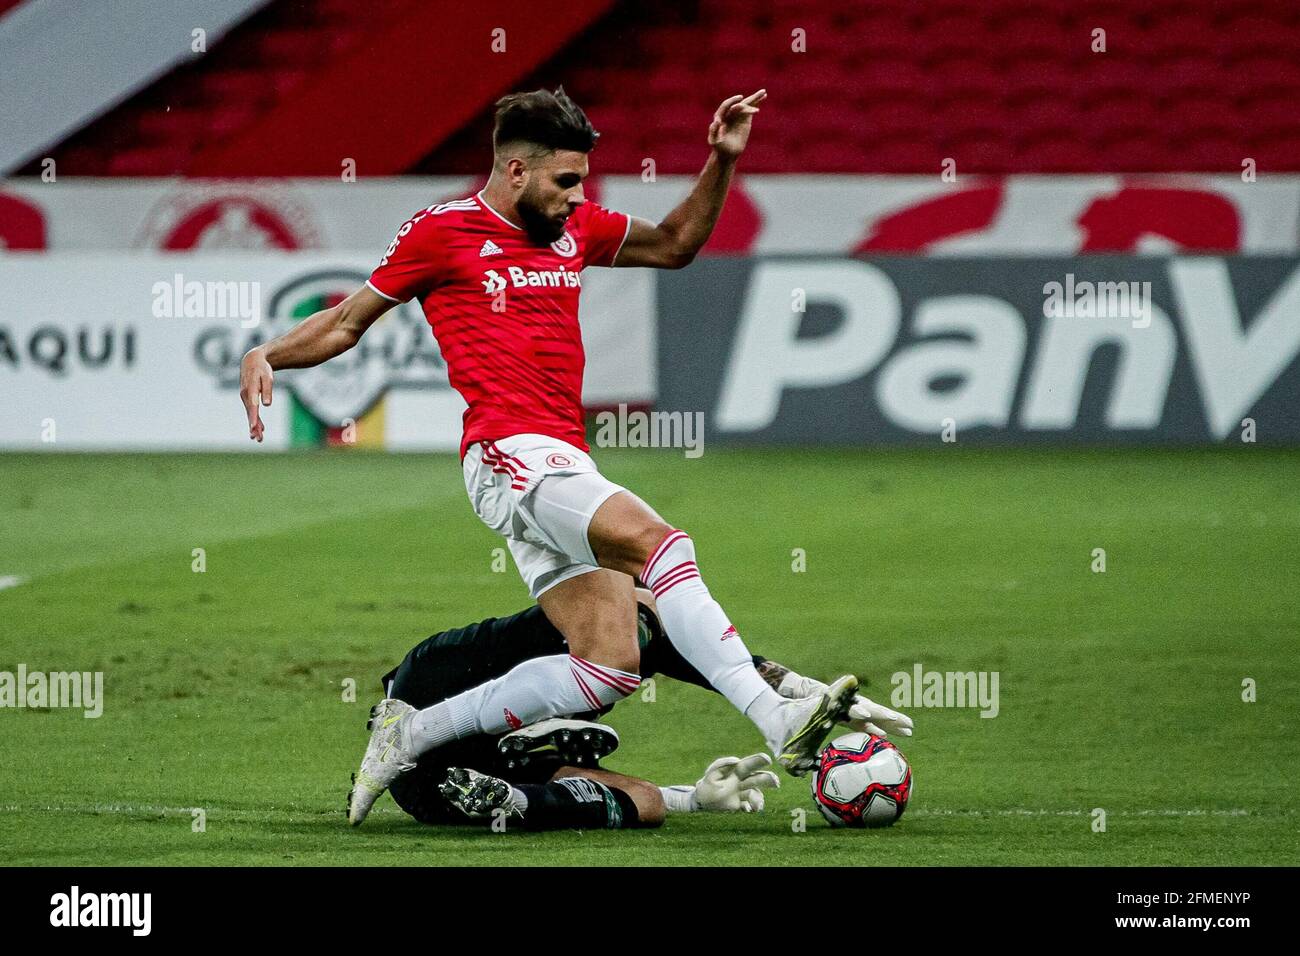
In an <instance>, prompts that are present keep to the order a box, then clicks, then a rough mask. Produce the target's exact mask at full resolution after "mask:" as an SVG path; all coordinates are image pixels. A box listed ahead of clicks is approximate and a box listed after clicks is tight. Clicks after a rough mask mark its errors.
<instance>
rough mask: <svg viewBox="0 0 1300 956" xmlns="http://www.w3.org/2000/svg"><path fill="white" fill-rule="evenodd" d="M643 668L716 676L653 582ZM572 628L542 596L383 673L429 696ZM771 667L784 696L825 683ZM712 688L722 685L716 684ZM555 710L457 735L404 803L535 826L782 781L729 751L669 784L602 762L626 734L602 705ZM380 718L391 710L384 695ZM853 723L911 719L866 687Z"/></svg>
mask: <svg viewBox="0 0 1300 956" xmlns="http://www.w3.org/2000/svg"><path fill="white" fill-rule="evenodd" d="M637 603H638V607H637V614H638V621H637V631H638V638H639V641H640V644H641V675H642V676H643V677H650V676H652V675H655V674H662V675H666V676H668V677H674V678H676V679H678V680H682V681H686V682H688V683H692V684H697V685H699V686H700V687H705V688H709V684H708V682H707V681H706V680H705V679H704V677H703V676H702V675H701V674H700V673H699V672H698V671H697V670H695V668H694V667H692V666H691V665H690V664H689V663H688V662H687V661H686V660H685V658H683V657H682V656H681V655H680V654H678V653H677V651H676V650H675V649H674V648H673V646H672V644H671V643H670V642H669V641H668V639H667V638H666V637H665V636H664V633H663V629H662V627H661V625H660V623H659V618H658V616H657V615H656V614H655V610H654V598H653V597H652V596H651V594H650V592H649V591H645V590H642V589H638V590H637ZM566 649H567V647H566V644H565V641H564V637H563V635H562V634H561V633H560V632H559V631H558V630H557V629H556V628H555V627H554V626H552V624H551V622H550V621H549V620H547V618H546V615H545V614H543V613H542V609H541V608H540V607H537V606H534V607H531V608H529V609H528V610H526V611H521V612H520V613H518V614H514V615H511V616H510V617H504V618H489V619H488V620H486V621H481V622H479V623H477V624H471V625H469V626H468V627H462V628H457V629H455V630H450V631H443V632H442V633H441V634H435V635H434V636H433V637H430V638H428V639H427V640H425V641H422V642H421V643H420V644H418V645H416V646H415V647H414V648H412V649H411V651H410V652H409V653H408V654H407V655H406V657H405V659H403V661H402V663H401V664H399V665H398V666H397V667H396V668H395V669H393V670H392V671H390V672H389V673H388V674H386V675H384V678H383V688H384V696H385V698H397V699H399V700H402V701H405V702H406V703H408V704H410V705H412V706H414V707H427V706H430V705H432V704H435V703H438V702H439V701H441V700H445V699H446V698H448V697H451V696H453V695H454V694H458V693H460V692H461V691H463V690H465V689H466V688H468V687H473V686H476V685H478V684H481V683H483V682H484V681H487V680H491V679H492V678H495V677H500V676H501V675H503V674H505V673H507V672H508V671H509V670H510V669H511V668H513V667H514V666H515V665H516V664H518V663H520V662H521V661H524V660H528V659H531V658H534V657H542V656H546V655H552V654H563V653H565V652H566ZM754 666H755V667H756V668H758V671H759V673H760V674H762V675H763V677H764V679H765V680H767V681H768V683H770V684H771V685H772V686H773V687H775V688H776V689H777V691H778V692H779V693H780V694H781V695H782V696H784V697H789V698H802V697H808V696H811V695H813V694H820V693H821V692H822V691H823V690H824V689H825V686H824V685H823V684H821V683H820V682H819V681H815V680H812V679H811V678H807V677H802V676H800V675H799V674H796V673H794V672H793V671H791V670H789V668H786V667H783V666H781V665H780V664H777V663H776V662H775V661H769V660H765V659H763V658H761V657H755V658H754ZM709 689H712V688H709ZM609 709H610V708H605V709H604V710H602V711H599V712H597V711H593V712H591V713H588V714H575V715H573V717H572V718H570V719H565V718H554V719H551V720H544V721H541V722H540V723H537V724H533V725H532V726H529V727H519V728H517V729H515V730H513V731H511V732H510V733H507V734H504V735H501V736H499V737H497V736H489V735H480V736H477V737H468V738H465V739H462V740H456V741H452V742H450V743H448V744H446V745H444V746H442V747H439V748H437V749H435V750H432V751H429V752H427V753H425V754H424V755H422V756H421V757H420V759H419V762H418V763H417V764H416V765H415V767H414V769H412V770H411V771H410V772H409V773H404V774H402V775H401V776H399V777H398V778H397V779H396V781H395V782H394V783H393V786H392V787H391V792H392V794H393V798H394V799H395V800H396V801H397V804H398V805H399V806H400V807H401V808H402V809H403V810H405V811H406V812H407V813H409V814H410V815H411V816H413V817H415V818H416V819H417V820H420V821H422V822H425V823H463V822H466V821H467V820H468V819H481V820H483V821H485V822H491V821H492V820H493V819H496V818H500V817H501V816H502V815H503V814H504V815H505V817H506V825H507V826H510V825H518V826H522V827H523V828H525V829H530V830H554V829H593V828H616V827H656V826H659V825H660V824H662V823H663V820H664V816H665V813H668V812H675V811H697V810H715V811H745V812H752V811H757V810H762V809H763V790H764V789H766V788H769V787H775V786H778V785H779V780H778V779H777V776H776V774H774V773H772V772H771V771H770V770H767V769H766V767H768V766H769V765H770V764H771V762H772V761H771V758H770V757H768V756H767V755H766V754H755V755H753V756H751V757H746V758H745V759H743V760H740V759H738V758H736V757H723V758H720V759H718V760H715V761H714V762H713V763H712V764H710V765H709V767H708V769H707V770H706V771H705V773H704V776H703V777H702V778H701V779H700V780H699V782H697V783H696V784H695V786H693V787H692V786H677V787H658V786H656V785H655V784H653V783H651V782H649V781H648V780H640V779H638V778H636V777H629V776H626V775H624V774H619V773H613V772H611V771H608V770H603V769H601V768H600V767H599V761H600V760H601V758H603V757H605V756H608V755H609V754H610V753H612V752H613V751H614V749H615V748H616V747H617V746H618V742H619V741H618V735H617V733H615V731H614V729H613V728H612V727H608V726H605V725H604V724H598V723H594V722H592V721H593V718H595V717H598V716H599V715H600V714H601V713H606V712H608V710H609ZM371 714H372V716H371V720H372V721H373V720H384V719H387V714H386V713H385V712H384V711H383V709H382V705H381V706H380V707H376V708H375V709H374V710H373V711H372V712H371ZM848 723H849V725H850V726H852V727H853V728H854V729H856V730H865V731H868V732H870V733H875V734H881V735H883V734H885V733H897V734H901V735H903V736H911V733H912V722H911V720H910V719H908V718H907V717H905V716H904V715H902V714H899V713H897V712H895V711H892V710H890V709H888V708H886V707H881V706H880V705H879V704H876V703H874V702H872V701H870V700H868V699H867V698H865V697H858V698H857V699H855V701H854V703H853V706H852V707H851V708H850V710H849V715H848Z"/></svg>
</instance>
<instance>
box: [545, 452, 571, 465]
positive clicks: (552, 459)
mask: <svg viewBox="0 0 1300 956" xmlns="http://www.w3.org/2000/svg"><path fill="white" fill-rule="evenodd" d="M546 463H547V464H548V465H550V466H551V467H552V468H568V467H569V466H570V465H572V464H573V459H572V458H570V457H569V456H568V455H547V456H546Z"/></svg>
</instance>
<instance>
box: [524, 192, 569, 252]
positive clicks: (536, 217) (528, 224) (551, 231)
mask: <svg viewBox="0 0 1300 956" xmlns="http://www.w3.org/2000/svg"><path fill="white" fill-rule="evenodd" d="M515 209H516V210H518V212H519V218H520V219H522V220H523V221H524V230H525V231H526V232H527V233H528V237H529V238H530V239H532V240H533V242H535V243H537V245H539V246H549V245H550V244H551V243H553V242H554V241H555V240H556V239H559V238H560V237H561V236H563V235H564V226H565V223H562V222H556V221H555V220H554V219H552V218H551V217H550V216H548V215H546V213H544V212H542V211H541V210H540V209H538V208H537V207H536V206H534V205H533V204H532V203H531V202H529V201H528V200H527V199H525V198H524V197H523V196H520V197H519V201H518V202H516V203H515Z"/></svg>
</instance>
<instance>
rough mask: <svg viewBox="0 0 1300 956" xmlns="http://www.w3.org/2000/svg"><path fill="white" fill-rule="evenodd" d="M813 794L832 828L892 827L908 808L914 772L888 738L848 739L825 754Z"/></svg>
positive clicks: (832, 744) (857, 736)
mask: <svg viewBox="0 0 1300 956" xmlns="http://www.w3.org/2000/svg"><path fill="white" fill-rule="evenodd" d="M812 791H813V800H815V801H816V802H817V809H818V810H820V811H821V814H822V816H824V817H825V818H826V819H827V821H828V822H829V823H830V825H831V826H834V827H887V826H889V825H890V824H892V823H893V822H894V821H895V820H897V819H898V818H899V817H901V816H902V815H903V811H904V810H905V809H906V808H907V801H908V799H909V798H910V797H911V795H912V768H911V767H909V766H908V765H907V761H906V760H905V759H904V758H903V755H902V754H901V753H899V750H898V748H897V747H895V746H894V745H893V744H891V743H890V742H889V741H888V740H886V739H885V738H884V737H877V736H875V735H874V734H863V733H856V734H845V735H844V736H842V737H836V738H835V739H834V740H832V741H831V742H830V743H829V744H827V745H826V747H825V748H824V749H823V750H822V752H821V755H820V757H819V758H818V762H817V772H816V773H815V774H813V779H812Z"/></svg>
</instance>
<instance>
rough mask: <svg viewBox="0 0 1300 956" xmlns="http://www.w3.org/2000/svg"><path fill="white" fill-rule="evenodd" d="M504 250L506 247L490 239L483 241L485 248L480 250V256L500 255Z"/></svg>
mask: <svg viewBox="0 0 1300 956" xmlns="http://www.w3.org/2000/svg"><path fill="white" fill-rule="evenodd" d="M504 251H505V250H504V249H502V248H501V247H500V246H498V245H497V244H496V243H495V242H493V241H492V240H491V239H489V240H487V242H485V243H483V248H482V249H480V250H479V251H478V257H479V258H480V259H482V258H483V257H484V256H499V255H501V253H502V252H504Z"/></svg>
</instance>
